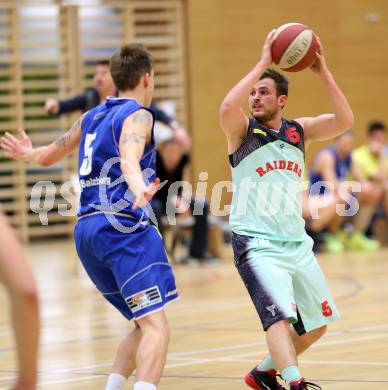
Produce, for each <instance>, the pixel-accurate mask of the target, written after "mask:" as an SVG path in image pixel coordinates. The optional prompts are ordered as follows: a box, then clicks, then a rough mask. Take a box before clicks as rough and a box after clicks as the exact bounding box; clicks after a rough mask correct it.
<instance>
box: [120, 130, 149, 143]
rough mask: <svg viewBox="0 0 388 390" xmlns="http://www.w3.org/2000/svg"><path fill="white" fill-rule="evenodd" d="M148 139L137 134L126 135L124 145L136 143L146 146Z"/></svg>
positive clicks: (123, 140)
mask: <svg viewBox="0 0 388 390" xmlns="http://www.w3.org/2000/svg"><path fill="white" fill-rule="evenodd" d="M145 139H146V137H145V136H144V135H140V134H137V133H135V132H132V133H131V134H128V133H124V134H123V138H122V143H123V144H126V143H128V142H131V141H132V142H134V143H135V144H144V142H145Z"/></svg>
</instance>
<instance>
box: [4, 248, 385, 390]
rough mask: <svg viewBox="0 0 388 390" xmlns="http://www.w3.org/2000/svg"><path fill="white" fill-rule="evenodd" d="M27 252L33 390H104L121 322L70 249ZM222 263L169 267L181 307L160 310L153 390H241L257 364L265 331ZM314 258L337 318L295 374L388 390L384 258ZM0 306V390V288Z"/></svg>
mask: <svg viewBox="0 0 388 390" xmlns="http://www.w3.org/2000/svg"><path fill="white" fill-rule="evenodd" d="M27 253H28V255H29V258H30V259H31V263H32V265H33V268H34V271H35V274H36V275H37V279H38V283H39V289H40V294H41V298H42V316H43V336H42V341H41V362H40V387H39V388H41V389H56V390H62V389H72V390H74V389H77V390H78V389H85V390H87V389H88V390H89V389H90V390H91V389H94V390H95V389H103V388H104V384H105V381H106V377H107V374H108V373H109V368H110V365H111V362H112V360H113V356H114V353H115V348H116V346H117V345H118V343H119V341H120V340H121V339H122V338H123V336H124V335H125V334H126V332H127V331H128V329H129V325H128V323H127V322H126V321H125V320H124V319H123V318H121V317H120V315H119V314H118V313H116V311H115V310H114V309H113V308H111V307H110V306H109V304H108V303H107V302H105V300H104V299H103V298H102V297H100V295H99V294H98V293H97V292H96V291H95V290H94V287H91V286H90V284H89V281H88V279H87V277H85V276H84V275H83V273H82V272H80V267H77V266H75V264H77V263H76V261H77V260H76V255H75V252H74V248H73V244H72V242H71V241H54V242H53V241H51V242H48V243H39V244H31V245H30V246H29V247H28V249H27ZM231 259H232V255H231V252H230V249H227V250H226V259H224V261H223V263H222V264H220V265H217V266H207V267H182V266H178V267H175V273H176V278H177V282H178V287H179V290H180V293H181V299H180V301H177V302H174V303H172V304H171V305H169V306H168V309H167V314H168V316H169V319H170V324H171V328H172V339H171V344H170V349H169V356H168V361H167V366H166V370H165V373H164V376H163V379H162V381H161V384H160V387H159V389H160V390H178V389H179V390H182V389H183V390H205V389H206V390H210V389H215V390H232V389H233V390H238V389H245V388H246V387H245V385H244V384H243V382H242V380H241V378H242V377H243V375H244V374H245V373H246V372H247V370H250V369H251V368H252V367H253V366H254V365H255V364H256V363H257V362H258V361H259V360H260V359H261V358H262V357H263V356H264V354H265V350H266V348H265V341H264V333H263V332H262V330H261V328H260V325H259V321H258V318H257V316H256V314H255V312H254V309H253V306H252V304H251V302H250V300H249V299H248V296H247V293H246V292H245V290H244V286H243V285H242V282H241V281H240V279H239V276H238V274H237V272H236V270H235V269H234V267H233V264H232V260H231ZM319 259H320V262H321V265H322V267H323V269H324V271H325V273H326V276H327V277H328V280H329V283H330V285H331V288H332V291H333V294H334V296H335V298H336V301H337V304H338V307H339V309H340V311H341V314H342V320H341V321H339V322H337V323H335V324H333V325H332V326H330V328H329V331H328V333H327V335H326V336H325V337H324V338H323V339H322V340H321V341H320V342H319V343H317V345H316V346H314V347H313V348H311V350H310V351H308V352H307V353H305V354H304V355H302V357H301V358H300V365H301V368H302V372H303V374H304V375H305V376H306V377H307V378H308V379H310V380H311V381H313V382H317V383H319V384H320V385H321V386H322V387H323V389H330V390H331V389H338V390H340V389H341V390H342V389H343V390H345V389H346V390H349V389H351V390H368V389H388V250H384V251H381V252H378V253H375V254H373V255H371V254H368V255H365V254H361V253H359V254H350V253H347V254H346V255H344V256H342V257H330V256H325V255H320V256H319ZM76 269H78V271H76V272H75V270H76ZM0 303H1V308H0V313H1V317H0V318H1V319H0V390H1V389H7V388H9V385H10V383H11V381H12V379H13V378H14V377H15V364H14V348H13V343H12V333H11V330H10V328H9V315H8V307H7V306H8V303H7V297H6V295H5V293H4V290H0ZM129 383H130V384H128V386H127V388H128V389H131V388H132V387H131V385H132V383H133V378H132V379H131V380H130V382H129Z"/></svg>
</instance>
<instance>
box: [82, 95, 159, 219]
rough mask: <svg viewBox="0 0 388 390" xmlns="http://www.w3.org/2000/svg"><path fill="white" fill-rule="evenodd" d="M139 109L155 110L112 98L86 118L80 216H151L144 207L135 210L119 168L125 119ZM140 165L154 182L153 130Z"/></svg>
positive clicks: (146, 175) (83, 124)
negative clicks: (104, 214) (120, 141)
mask: <svg viewBox="0 0 388 390" xmlns="http://www.w3.org/2000/svg"><path fill="white" fill-rule="evenodd" d="M139 109H146V110H148V111H150V112H151V113H152V111H151V110H150V109H149V108H147V107H143V106H141V105H139V104H138V103H137V102H136V101H135V100H133V99H128V98H112V97H110V98H108V99H107V101H106V102H105V103H103V104H100V105H98V106H97V107H95V108H93V109H92V110H90V111H89V112H88V113H87V114H86V115H85V116H84V117H83V120H82V136H81V141H80V146H79V161H78V173H79V181H80V187H81V202H80V210H79V213H78V216H84V215H87V214H93V213H113V214H119V215H120V214H121V215H122V214H125V215H128V216H130V217H133V218H135V219H136V220H143V221H144V220H148V219H149V215H148V213H147V211H146V210H144V209H137V210H135V211H132V206H133V201H134V199H135V197H134V195H133V194H132V192H131V191H130V189H129V188H128V185H127V183H126V181H125V179H124V177H123V174H122V171H121V168H120V152H119V140H120V135H121V129H122V126H123V123H124V121H125V119H126V118H127V117H128V116H130V115H131V114H133V113H134V112H135V111H137V110H139ZM152 115H153V114H152ZM140 167H141V169H142V172H143V178H144V181H145V182H146V183H147V184H149V183H152V182H153V181H154V180H155V170H156V154H155V143H154V137H153V129H152V141H151V143H150V145H147V146H146V147H145V149H144V153H143V156H142V158H141V160H140Z"/></svg>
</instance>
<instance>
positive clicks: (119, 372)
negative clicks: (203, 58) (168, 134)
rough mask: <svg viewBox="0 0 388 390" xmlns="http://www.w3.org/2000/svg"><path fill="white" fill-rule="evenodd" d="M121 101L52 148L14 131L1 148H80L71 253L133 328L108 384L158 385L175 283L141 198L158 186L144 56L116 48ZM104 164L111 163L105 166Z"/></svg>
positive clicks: (148, 63)
mask: <svg viewBox="0 0 388 390" xmlns="http://www.w3.org/2000/svg"><path fill="white" fill-rule="evenodd" d="M110 69H111V73H112V77H113V80H114V82H115V85H116V87H117V89H118V90H119V96H118V98H115V97H109V98H108V99H107V100H106V102H105V103H103V104H100V105H98V106H97V107H95V108H93V109H92V110H90V111H88V112H87V113H85V114H84V115H83V116H82V117H81V118H80V119H79V120H78V121H76V123H75V124H74V125H73V127H72V128H71V129H70V130H69V131H68V132H67V133H66V134H64V135H63V136H62V137H60V138H59V139H58V140H57V141H55V142H53V143H52V144H50V145H48V146H45V147H41V148H33V147H32V145H31V141H30V139H29V138H28V136H27V135H26V134H25V132H24V130H22V129H21V130H20V137H19V138H16V137H14V136H12V135H11V134H9V133H7V134H6V135H5V137H4V138H3V139H2V141H1V146H2V147H3V148H4V149H5V150H6V151H7V152H8V154H9V155H10V156H11V157H13V158H15V159H17V160H22V161H26V162H29V163H35V164H38V165H42V166H49V165H52V164H54V163H55V162H56V161H58V160H60V159H61V158H63V157H64V156H66V155H67V154H68V153H70V152H72V151H73V150H74V149H75V148H77V147H78V145H79V176H80V184H81V189H82V191H81V204H80V210H79V213H78V222H77V224H76V227H75V241H76V247H77V252H78V255H79V257H80V259H81V261H82V263H83V265H84V267H85V269H86V271H87V273H88V275H89V277H90V278H91V280H92V281H93V283H94V284H95V285H96V287H97V288H98V289H99V290H100V292H101V293H102V294H103V296H104V297H105V298H106V299H107V300H108V301H109V302H110V303H111V304H113V305H114V306H115V307H116V308H117V309H118V310H119V311H120V312H121V313H122V314H123V315H124V316H125V317H126V318H127V319H128V320H131V319H134V320H135V327H134V328H133V330H132V331H131V332H129V334H128V335H127V337H125V339H124V340H123V341H122V342H121V344H120V345H119V347H118V351H117V354H116V358H115V361H114V363H113V367H112V370H111V374H110V376H109V378H108V383H107V386H106V390H119V389H123V388H124V386H125V383H126V381H127V379H128V377H129V376H130V375H131V373H132V372H133V371H134V370H135V369H136V379H135V385H134V390H155V389H156V388H157V385H158V383H159V381H160V377H161V375H162V372H163V368H164V365H165V361H166V355H167V346H168V341H169V327H168V324H167V319H166V317H165V314H164V310H163V309H164V305H165V304H166V303H167V302H169V301H172V300H175V299H177V298H178V293H177V289H176V286H175V279H174V275H173V273H172V269H171V266H170V264H169V262H168V259H167V255H166V251H165V249H164V247H163V243H162V239H161V237H160V235H159V233H158V231H157V228H155V226H153V225H152V224H150V223H149V214H148V212H147V210H146V206H147V205H148V201H149V200H150V199H151V197H152V196H153V194H154V193H155V191H156V190H157V185H158V181H157V180H155V175H154V174H153V175H148V177H143V172H144V171H146V170H148V171H151V172H155V143H154V138H153V126H154V118H153V114H152V111H151V110H150V108H149V106H150V104H151V100H152V95H153V91H154V69H153V60H152V57H151V55H150V54H149V53H148V52H147V51H146V50H145V49H143V48H142V47H140V46H138V45H126V46H123V47H122V48H121V49H120V50H119V51H118V52H117V53H116V54H114V55H113V56H112V58H111V61H110ZM107 164H110V165H111V166H110V168H109V169H108V170H105V168H106V167H107Z"/></svg>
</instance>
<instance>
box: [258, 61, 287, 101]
mask: <svg viewBox="0 0 388 390" xmlns="http://www.w3.org/2000/svg"><path fill="white" fill-rule="evenodd" d="M267 78H269V79H272V80H273V81H274V82H275V84H276V92H277V96H280V95H286V96H288V79H287V77H285V76H283V75H282V74H280V73H279V72H276V70H273V69H270V68H268V69H267V70H266V71H265V72H264V73H263V74H262V76H261V77H260V80H263V79H267Z"/></svg>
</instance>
